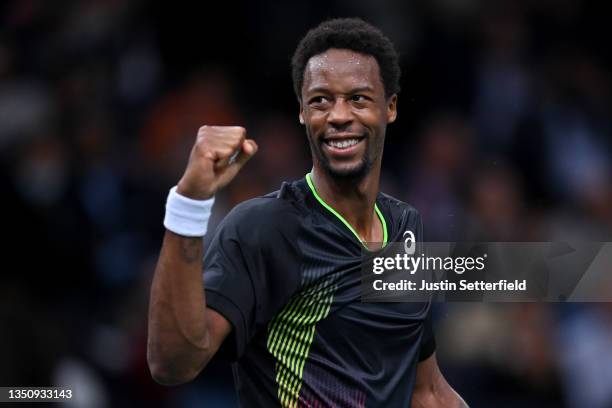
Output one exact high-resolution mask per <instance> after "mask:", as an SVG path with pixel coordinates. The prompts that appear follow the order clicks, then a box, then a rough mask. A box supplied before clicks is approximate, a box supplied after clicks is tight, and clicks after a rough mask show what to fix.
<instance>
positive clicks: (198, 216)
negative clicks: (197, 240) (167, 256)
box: [164, 186, 215, 237]
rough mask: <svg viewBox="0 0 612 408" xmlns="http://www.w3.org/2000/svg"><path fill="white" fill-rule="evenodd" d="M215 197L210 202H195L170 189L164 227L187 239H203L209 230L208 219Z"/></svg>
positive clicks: (174, 188)
mask: <svg viewBox="0 0 612 408" xmlns="http://www.w3.org/2000/svg"><path fill="white" fill-rule="evenodd" d="M214 202H215V197H212V198H210V199H208V200H194V199H191V198H188V197H185V196H183V195H180V194H179V193H177V192H176V186H174V187H172V188H171V189H170V193H169V194H168V200H167V201H166V216H165V217H164V227H166V229H168V230H169V231H172V232H174V233H175V234H178V235H183V236H186V237H203V236H204V235H205V234H206V230H207V229H208V219H209V218H210V213H211V210H212V206H213V203H214Z"/></svg>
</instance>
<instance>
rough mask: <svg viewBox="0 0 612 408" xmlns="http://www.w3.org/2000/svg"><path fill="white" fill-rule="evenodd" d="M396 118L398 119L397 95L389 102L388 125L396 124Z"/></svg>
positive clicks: (392, 96)
mask: <svg viewBox="0 0 612 408" xmlns="http://www.w3.org/2000/svg"><path fill="white" fill-rule="evenodd" d="M396 118H397V94H393V95H391V97H390V98H389V99H388V100H387V123H393V122H395V119H396Z"/></svg>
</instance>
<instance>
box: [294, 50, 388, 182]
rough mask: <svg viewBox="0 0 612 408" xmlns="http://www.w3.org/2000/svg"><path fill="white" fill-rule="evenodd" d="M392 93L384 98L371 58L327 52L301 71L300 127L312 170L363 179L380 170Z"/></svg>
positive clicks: (337, 51)
mask: <svg viewBox="0 0 612 408" xmlns="http://www.w3.org/2000/svg"><path fill="white" fill-rule="evenodd" d="M396 104H397V95H392V96H390V97H389V98H386V97H385V91H384V86H383V83H382V80H381V78H380V73H379V68H378V63H377V62H376V59H375V58H374V57H372V56H370V55H364V54H359V53H356V52H353V51H350V50H345V49H335V48H332V49H329V50H327V51H326V52H324V53H322V54H318V55H315V56H313V57H312V58H310V60H308V64H307V65H306V68H305V69H304V82H303V85H302V100H301V102H300V123H302V124H303V125H305V127H306V134H307V136H308V141H309V142H310V148H311V150H312V159H313V164H314V166H315V167H319V168H321V169H322V170H324V171H326V172H327V173H328V174H330V175H332V176H334V177H340V178H357V179H360V178H363V177H365V176H366V175H367V174H368V173H369V171H370V169H371V168H372V167H373V166H374V165H378V166H380V161H381V159H382V152H383V146H384V140H385V129H386V127H387V124H388V123H391V122H393V121H394V120H395V117H396V115H397V111H396Z"/></svg>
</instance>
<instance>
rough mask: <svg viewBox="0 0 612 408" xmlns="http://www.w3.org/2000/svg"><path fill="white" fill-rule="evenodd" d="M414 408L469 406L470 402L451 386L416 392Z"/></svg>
mask: <svg viewBox="0 0 612 408" xmlns="http://www.w3.org/2000/svg"><path fill="white" fill-rule="evenodd" d="M411 406H412V408H469V406H468V404H467V403H466V402H465V401H464V400H463V398H461V396H460V395H459V394H457V392H455V391H454V390H453V389H452V388H451V387H448V389H446V390H439V391H436V390H434V389H432V390H428V391H419V392H415V394H414V395H413V397H412V405H411Z"/></svg>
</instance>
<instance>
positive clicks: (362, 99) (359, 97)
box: [351, 95, 367, 102]
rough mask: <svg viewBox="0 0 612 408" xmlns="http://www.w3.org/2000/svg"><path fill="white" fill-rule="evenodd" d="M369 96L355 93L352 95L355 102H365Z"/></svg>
mask: <svg viewBox="0 0 612 408" xmlns="http://www.w3.org/2000/svg"><path fill="white" fill-rule="evenodd" d="M366 100H367V98H366V97H365V96H363V95H353V96H351V101H353V102H365V101H366Z"/></svg>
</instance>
